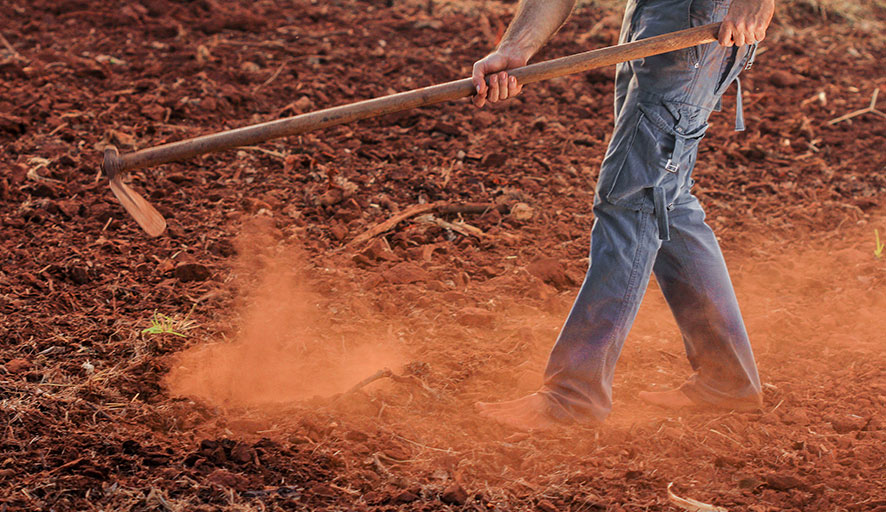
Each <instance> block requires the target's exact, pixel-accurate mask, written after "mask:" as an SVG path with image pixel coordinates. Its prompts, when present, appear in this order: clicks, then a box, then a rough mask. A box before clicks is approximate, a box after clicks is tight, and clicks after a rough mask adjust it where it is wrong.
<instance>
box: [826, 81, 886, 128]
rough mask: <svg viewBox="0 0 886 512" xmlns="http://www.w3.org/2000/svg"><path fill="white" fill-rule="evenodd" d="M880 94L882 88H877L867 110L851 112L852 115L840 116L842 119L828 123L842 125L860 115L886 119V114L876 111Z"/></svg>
mask: <svg viewBox="0 0 886 512" xmlns="http://www.w3.org/2000/svg"><path fill="white" fill-rule="evenodd" d="M879 94H880V88H879V87H877V88H876V89H874V94H873V95H872V96H871V104H870V105H868V106H867V107H865V108H862V109H859V110H856V111H855V112H850V113H848V114H846V115H844V116H840V117H838V118H836V119H831V120H830V121H828V124H830V125H834V124H837V123H840V122H843V121H848V120H849V119H852V118H853V117H858V116H860V115H862V114H876V115H878V116H880V117H886V113H884V112H881V111H879V110H877V109H876V105H877V96H878V95H879Z"/></svg>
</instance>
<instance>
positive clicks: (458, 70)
mask: <svg viewBox="0 0 886 512" xmlns="http://www.w3.org/2000/svg"><path fill="white" fill-rule="evenodd" d="M390 3H391V4H395V5H392V6H389V5H388V3H386V2H377V1H349V0H345V1H341V2H316V1H315V2H308V1H303V0H290V1H283V0H265V1H259V2H246V1H240V0H238V1H230V2H214V1H212V0H197V1H188V2H184V1H181V2H173V1H170V0H140V1H139V2H126V3H121V4H122V5H121V4H116V3H108V2H97V1H95V0H64V1H55V0H53V1H49V0H30V1H27V2H22V1H16V0H12V1H5V2H3V4H2V5H3V8H2V9H0V34H2V36H3V37H4V38H5V39H6V40H7V41H8V43H9V45H6V44H0V144H2V147H3V154H4V160H3V163H2V164H0V169H2V172H0V201H2V210H0V221H2V229H0V241H2V245H0V262H2V267H0V363H2V367H0V425H2V426H3V428H2V432H0V436H2V439H0V503H2V508H3V510H219V509H221V510H244V509H246V510H278V509H282V510H323V509H326V510H341V509H355V510H370V509H371V510H438V509H458V510H495V509H500V510H512V509H519V510H524V509H538V510H542V511H545V512H552V511H557V510H576V511H577V510H625V511H639V510H664V509H667V508H668V507H669V505H668V496H667V491H666V488H667V486H668V484H669V483H671V482H673V483H674V487H673V490H674V492H675V493H676V494H678V495H680V496H684V497H691V498H694V499H698V500H701V501H704V502H709V503H714V504H716V505H719V506H722V507H726V508H728V509H729V510H749V511H756V512H762V511H770V510H771V511H774V510H803V511H812V510H822V511H824V510H827V511H832V510H849V511H874V510H879V511H883V510H886V463H884V460H886V413H884V410H886V350H884V349H886V337H884V336H886V334H884V333H886V314H884V311H886V254H883V257H882V258H878V257H877V256H876V255H875V254H874V253H875V251H876V242H875V230H876V232H877V235H876V236H879V237H880V238H879V239H880V240H881V241H886V216H884V210H883V207H884V199H883V197H884V188H886V152H884V148H886V119H884V118H883V117H880V116H878V115H876V114H864V115H861V116H858V117H855V118H853V119H851V120H849V121H845V122H841V123H837V124H829V123H828V122H829V121H830V120H832V119H834V118H837V117H839V116H841V115H843V114H846V113H848V112H851V111H853V110H856V109H861V108H864V107H866V106H867V105H868V103H869V101H870V98H871V95H872V93H873V91H874V90H876V89H879V90H880V92H881V96H882V95H884V93H886V77H884V74H883V64H882V63H883V61H884V59H886V43H884V40H883V38H882V30H883V27H884V26H886V24H884V23H886V13H884V11H883V10H882V9H880V10H876V8H871V9H873V10H872V11H871V12H870V13H868V14H867V15H866V16H865V17H864V18H863V19H848V18H845V17H841V16H840V15H839V12H837V11H835V10H828V9H812V8H810V7H807V6H808V5H809V4H807V3H804V2H797V3H792V4H787V5H783V6H781V7H780V11H779V13H778V16H777V17H776V20H775V25H774V27H773V29H772V30H771V33H770V37H769V38H768V39H767V40H766V41H765V43H764V44H763V46H762V48H761V52H760V55H759V57H758V60H757V64H756V65H755V67H754V68H753V69H752V70H750V71H748V72H747V73H746V75H745V79H744V80H743V84H744V86H745V88H746V90H747V93H746V97H745V108H746V118H747V124H748V131H747V132H745V133H734V132H732V131H731V130H730V127H731V116H732V105H733V103H734V95H733V96H732V97H731V98H727V99H726V101H725V112H724V113H722V114H716V115H715V116H714V117H713V118H712V128H711V130H710V131H709V132H708V133H709V135H708V137H706V140H705V142H704V143H703V150H702V152H701V153H700V156H699V163H698V166H697V170H696V178H697V179H698V182H699V183H698V185H697V193H698V195H699V197H700V198H701V199H702V201H703V203H704V204H705V206H706V208H707V211H708V216H709V221H710V223H711V225H712V226H713V227H714V229H715V230H716V231H717V233H718V234H719V235H720V236H721V238H722V242H723V245H724V249H725V251H726V254H727V260H728V262H729V264H730V267H731V269H732V271H733V277H734V280H735V284H736V288H737V291H738V294H739V299H740V302H741V304H742V307H743V311H744V314H745V318H746V321H747V324H748V329H749V331H750V334H751V337H752V341H753V343H754V347H755V351H756V355H757V359H758V363H759V366H760V371H761V375H762V377H763V380H764V382H765V389H764V392H765V409H764V411H763V412H761V413H722V414H714V413H685V414H674V413H668V412H666V411H661V410H656V409H651V408H649V407H647V406H643V405H642V404H641V403H640V402H639V401H638V400H637V399H636V393H637V392H638V391H640V390H643V389H656V388H662V387H667V386H673V385H676V384H678V383H679V382H681V380H682V379H683V378H685V377H686V375H688V373H689V368H688V364H686V362H685V358H684V357H683V355H682V345H681V341H680V336H679V332H678V331H677V329H676V327H675V326H674V324H673V321H672V320H671V319H670V316H669V313H668V311H667V307H666V305H665V303H664V300H663V299H662V298H661V295H660V293H659V292H658V291H657V289H655V288H654V285H653V287H652V289H650V291H649V294H648V297H647V300H646V302H645V303H644V307H643V309H642V311H641V313H640V318H639V320H638V322H637V324H636V326H635V328H634V330H633V331H632V333H631V336H630V337H629V339H628V341H627V344H626V346H625V350H624V353H623V356H622V360H621V361H620V364H619V369H618V373H617V375H616V383H615V393H616V397H615V399H616V403H615V409H614V412H613V415H612V417H611V418H610V420H609V421H608V422H607V423H606V424H605V425H601V426H580V427H579V426H574V427H564V428H562V429H560V430H557V431H554V432H550V433H544V434H540V435H533V436H529V435H527V434H520V433H514V432H512V431H509V430H507V429H504V428H502V427H499V426H496V425H489V424H486V423H484V422H483V421H482V420H481V419H480V418H479V416H477V415H476V414H475V413H474V411H473V410H472V407H471V404H472V403H473V402H475V401H477V400H499V399H510V398H515V397H517V396H519V395H521V394H523V393H527V392H531V391H532V390H533V389H535V388H536V387H537V386H538V385H539V383H540V372H541V371H542V369H543V366H544V361H545V357H546V354H547V351H548V350H549V348H550V346H551V344H552V343H553V340H554V339H555V337H556V333H557V329H558V327H559V323H560V322H561V321H562V319H563V318H564V316H565V314H566V312H567V311H568V308H569V305H570V303H571V300H572V298H573V296H574V295H575V293H576V291H577V287H578V285H579V284H580V282H581V280H582V278H583V274H584V271H585V268H586V265H587V244H588V232H589V230H590V226H591V223H592V221H593V217H592V214H591V209H590V205H591V204H592V201H593V188H594V183H595V179H596V174H597V169H598V166H599V163H600V161H601V159H602V156H603V153H604V151H605V143H606V139H607V137H608V132H609V128H610V126H611V123H612V114H611V106H610V102H611V94H612V70H611V69H609V70H603V71H596V72H591V73H587V74H583V75H578V76H573V77H567V78H563V79H558V80H555V81H552V82H549V83H545V84H539V85H536V86H533V87H531V88H528V89H527V91H526V92H525V94H523V95H522V96H520V97H519V98H518V99H516V100H514V101H511V102H509V103H508V104H505V105H499V106H494V107H492V108H489V109H486V110H483V111H477V110H475V109H473V108H472V107H471V106H470V104H469V102H467V101H462V102H457V103H453V104H448V105H443V106H438V107H433V108H425V109H420V110H416V111H412V112H407V113H403V114H398V115H394V116H389V117H387V118H384V119H379V120H372V121H366V122H361V123H357V124H354V125H351V126H346V127H339V128H336V129H331V130H327V131H324V132H318V133H313V134H309V135H305V136H303V137H298V138H293V139H289V140H280V141H275V142H273V143H268V144H265V145H262V146H261V147H257V148H244V149H242V150H240V151H230V152H226V153H221V154H217V155H209V156H205V157H201V158H196V159H194V160H191V161H188V162H183V163H179V164H171V165H166V166H162V167H160V168H156V169H148V170H144V171H140V172H136V173H134V174H133V176H132V183H133V185H134V186H135V187H136V188H137V189H139V190H141V191H143V192H144V193H145V195H146V197H148V198H149V199H150V200H151V201H152V202H154V204H155V205H157V207H158V208H159V209H160V210H161V212H163V213H164V215H166V216H167V218H168V219H169V229H168V232H167V233H166V234H165V235H164V236H162V237H160V238H156V239H150V238H147V237H146V236H145V235H144V234H143V233H142V232H140V231H139V230H138V228H137V226H136V225H135V223H134V222H133V221H132V220H131V219H130V218H128V217H127V215H126V214H125V212H124V211H123V210H122V209H121V208H120V206H119V205H118V204H117V203H116V202H115V200H114V199H113V196H112V195H111V194H110V192H109V191H108V189H107V185H106V182H104V181H103V180H102V179H100V178H101V177H100V176H99V174H98V166H99V154H100V152H99V149H100V148H101V147H103V145H104V144H107V143H113V144H115V145H117V146H118V147H119V148H120V149H121V150H122V151H124V152H126V151H131V150H134V149H138V148H145V147H149V146H152V145H156V144H160V143H163V142H167V141H173V140H179V139H182V138H186V137H190V136H196V135H200V134H205V133H212V132H216V131H219V130H222V129H225V128H229V127H236V126H242V125H246V124H250V123H253V122H258V121H264V120H270V119H275V118H278V117H285V116H289V115H294V114H298V113H302V112H306V111H311V110H315V109H318V108H322V107H327V106H332V105H337V104H342V103H347V102H351V101H356V100H359V99H366V98H370V97H374V96H378V95H383V94H387V93H390V92H395V91H402V90H407V89H411V88H415V87H420V86H426V85H431V84H434V83H438V82H442V81H447V80H452V79H456V78H461V77H464V76H467V74H468V73H469V70H470V66H471V64H472V63H473V61H474V60H476V58H478V57H480V56H482V55H483V54H484V53H485V52H487V51H488V50H489V49H490V48H491V47H492V46H493V45H494V44H495V40H496V38H497V36H498V35H499V34H500V31H501V29H502V27H503V26H504V24H505V23H506V22H507V20H508V19H509V14H508V13H510V12H511V10H512V9H513V5H500V4H497V3H484V4H473V3H466V2H456V3H451V4H443V3H436V2H430V3H428V2H425V1H422V2H420V3H411V2H406V3H401V2H390ZM617 26H618V15H617V14H616V13H614V12H611V11H608V10H606V9H603V8H600V7H595V6H594V5H584V6H583V7H581V8H579V10H578V11H577V12H576V13H575V15H574V16H573V20H572V21H571V22H570V23H569V24H568V25H567V26H566V27H565V28H564V29H563V30H562V32H561V33H560V34H559V35H558V36H557V37H556V39H555V40H554V41H553V42H552V43H551V44H550V45H549V46H548V47H547V48H546V49H545V50H544V51H543V53H542V55H540V56H539V58H540V59H541V58H551V57H555V56H559V55H565V54H568V53H572V52H577V51H582V50H586V49H588V48H592V47H598V46H605V45H610V44H613V43H614V42H615V38H616V35H617ZM0 43H2V41H0ZM884 110H886V109H884ZM438 202H439V205H438V208H437V209H436V210H435V211H434V212H432V213H431V215H430V216H429V215H428V214H427V213H425V214H423V215H418V216H412V217H410V218H408V219H407V220H404V221H403V222H400V223H399V224H397V225H396V226H395V227H394V228H393V229H392V230H390V231H387V232H385V233H383V234H382V235H380V236H376V237H373V238H371V239H370V240H369V241H367V242H361V243H353V244H349V243H350V242H351V241H353V240H354V239H355V238H356V237H358V236H359V235H361V234H363V233H365V232H367V230H369V229H370V228H372V227H373V226H375V225H377V224H378V223H380V222H383V221H384V220H386V219H388V218H391V217H392V216H394V215H396V214H397V213H398V212H403V211H406V210H407V209H408V208H411V207H414V206H416V205H418V204H422V203H438ZM467 203H490V204H492V203H494V204H496V205H499V207H498V208H490V209H489V210H488V211H486V212H485V213H462V214H456V213H452V211H453V207H461V206H463V205H465V204H467ZM440 221H443V222H440ZM884 252H886V251H884ZM152 320H153V326H152ZM152 327H153V328H152ZM164 330H165V331H175V332H176V333H177V334H172V333H169V332H165V333H164V332H160V333H158V331H164ZM386 366H387V367H390V368H391V370H392V371H393V377H394V378H392V377H391V376H390V375H388V374H385V376H382V377H381V378H379V379H378V380H376V381H373V382H371V383H368V384H365V385H364V386H362V387H359V389H352V387H353V386H355V385H357V384H358V383H360V381H361V380H362V379H365V378H367V377H370V376H372V375H373V374H374V373H375V372H376V371H377V370H380V369H382V368H384V367H386ZM349 389H352V390H351V391H350V392H349V391H348V390H349Z"/></svg>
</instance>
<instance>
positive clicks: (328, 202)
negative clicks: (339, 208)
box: [314, 187, 345, 206]
mask: <svg viewBox="0 0 886 512" xmlns="http://www.w3.org/2000/svg"><path fill="white" fill-rule="evenodd" d="M344 198H345V193H344V190H342V189H340V188H337V187H332V188H330V189H329V190H327V191H326V192H324V193H323V194H321V195H320V196H318V197H317V198H316V199H315V200H314V201H315V203H316V204H318V205H322V206H332V205H334V204H338V203H340V202H342V200H344Z"/></svg>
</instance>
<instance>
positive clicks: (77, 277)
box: [68, 267, 91, 284]
mask: <svg viewBox="0 0 886 512" xmlns="http://www.w3.org/2000/svg"><path fill="white" fill-rule="evenodd" d="M68 278H69V279H70V280H71V281H73V282H74V283H76V284H86V283H88V282H89V281H91V279H90V278H89V272H88V271H87V270H86V269H85V268H83V267H71V268H69V269H68Z"/></svg>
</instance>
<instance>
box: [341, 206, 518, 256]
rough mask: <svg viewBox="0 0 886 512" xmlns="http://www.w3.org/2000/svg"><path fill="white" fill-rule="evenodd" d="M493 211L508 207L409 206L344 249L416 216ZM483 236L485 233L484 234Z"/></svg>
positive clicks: (461, 227)
mask: <svg viewBox="0 0 886 512" xmlns="http://www.w3.org/2000/svg"><path fill="white" fill-rule="evenodd" d="M493 209H498V210H499V211H500V212H501V211H507V209H508V207H507V206H506V205H496V204H493V203H466V204H450V203H445V202H442V201H438V202H435V203H425V204H417V205H414V206H410V207H409V208H407V209H405V210H403V211H402V212H399V213H397V214H395V215H394V216H393V217H391V218H389V219H387V220H385V221H383V222H380V223H378V224H376V225H375V226H372V227H371V228H369V229H367V230H366V231H364V232H363V233H361V234H359V235H357V236H356V237H354V239H353V240H351V241H350V242H348V243H347V244H346V245H345V247H350V246H354V245H359V244H361V243H363V242H368V241H369V240H372V239H373V238H375V237H377V236H378V235H380V234H382V233H385V232H387V231H390V230H392V229H394V227H395V226H397V224H399V223H401V222H403V221H404V220H407V219H410V218H412V217H417V216H419V215H422V214H425V213H436V214H438V215H443V214H456V213H474V214H482V213H485V212H488V211H490V210H493ZM439 222H445V221H439ZM446 224H451V223H446ZM452 226H456V228H453V227H452ZM466 226H467V227H466ZM446 227H449V228H450V229H452V230H453V231H457V232H459V233H462V230H464V231H466V233H462V234H471V235H474V236H483V235H478V234H476V233H475V232H473V231H472V229H471V228H473V229H474V230H477V231H479V232H480V233H483V232H482V231H480V230H479V229H477V228H474V227H473V226H468V225H467V224H457V225H455V224H452V225H449V226H446ZM484 235H485V233H484Z"/></svg>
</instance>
